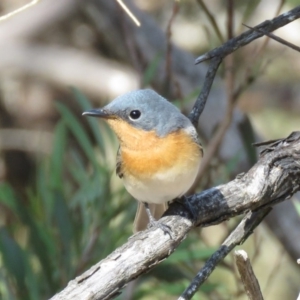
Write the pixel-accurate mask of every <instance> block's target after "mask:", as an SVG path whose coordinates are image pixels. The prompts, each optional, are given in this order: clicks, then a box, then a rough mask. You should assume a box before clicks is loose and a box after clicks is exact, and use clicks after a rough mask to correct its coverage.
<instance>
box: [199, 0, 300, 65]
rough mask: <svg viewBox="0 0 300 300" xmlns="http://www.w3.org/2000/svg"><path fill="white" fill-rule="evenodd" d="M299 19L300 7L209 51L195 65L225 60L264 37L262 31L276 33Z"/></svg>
mask: <svg viewBox="0 0 300 300" xmlns="http://www.w3.org/2000/svg"><path fill="white" fill-rule="evenodd" d="M299 17H300V5H299V6H297V7H296V8H294V9H292V10H290V11H288V12H286V13H283V14H281V15H280V16H278V17H277V18H274V19H272V20H271V21H270V20H267V21H264V22H263V23H261V24H259V25H257V26H255V27H254V29H250V30H248V31H246V32H244V33H242V34H241V35H239V36H237V37H235V38H233V39H231V40H229V41H227V42H226V43H224V44H223V45H222V46H220V47H218V48H215V49H213V50H211V51H208V52H207V53H205V54H203V55H201V56H199V57H198V58H197V59H196V60H195V63H196V64H198V63H201V62H203V61H205V60H208V59H211V58H213V57H219V58H224V57H225V56H227V55H229V54H230V53H232V52H234V51H236V50H237V49H239V48H240V47H243V46H245V45H247V44H249V43H251V42H252V41H253V40H255V39H257V38H260V37H262V36H263V35H264V33H262V32H260V30H263V31H264V32H265V31H266V32H270V31H274V30H276V29H278V28H280V27H283V26H284V25H286V24H288V23H291V22H293V21H294V20H296V19H298V18H299Z"/></svg>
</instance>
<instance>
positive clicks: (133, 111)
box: [129, 110, 141, 120]
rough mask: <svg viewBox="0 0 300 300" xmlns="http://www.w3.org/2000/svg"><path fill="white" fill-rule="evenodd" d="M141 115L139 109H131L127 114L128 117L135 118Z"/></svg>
mask: <svg viewBox="0 0 300 300" xmlns="http://www.w3.org/2000/svg"><path fill="white" fill-rule="evenodd" d="M140 116H141V112H140V111H139V110H132V111H131V112H130V114H129V117H130V119H132V120H137V119H138V118H139V117H140Z"/></svg>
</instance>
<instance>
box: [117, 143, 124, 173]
mask: <svg viewBox="0 0 300 300" xmlns="http://www.w3.org/2000/svg"><path fill="white" fill-rule="evenodd" d="M116 173H117V175H118V176H119V177H120V178H122V177H123V172H122V159H121V153H120V147H119V149H118V152H117V164H116Z"/></svg>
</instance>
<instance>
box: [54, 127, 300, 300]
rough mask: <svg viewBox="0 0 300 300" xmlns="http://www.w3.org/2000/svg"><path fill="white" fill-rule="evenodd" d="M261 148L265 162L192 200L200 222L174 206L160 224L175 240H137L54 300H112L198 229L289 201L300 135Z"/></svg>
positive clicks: (297, 177) (299, 180)
mask: <svg viewBox="0 0 300 300" xmlns="http://www.w3.org/2000/svg"><path fill="white" fill-rule="evenodd" d="M261 147H263V149H262V152H261V157H260V159H259V161H258V162H257V163H256V164H255V165H254V166H253V167H252V168H251V169H250V170H249V171H248V172H247V173H246V174H242V175H240V176H238V177H237V178H236V179H234V180H233V181H230V182H229V183H227V184H224V185H221V186H217V187H214V188H211V189H209V190H206V191H203V192H201V193H199V194H195V195H192V196H190V197H189V202H190V204H191V205H193V207H194V209H195V212H197V218H196V220H193V219H192V216H190V212H189V211H187V210H186V209H185V207H184V206H183V205H182V204H181V203H178V202H174V203H173V204H172V205H171V206H170V208H169V209H168V210H167V211H166V213H165V214H164V217H163V218H162V219H161V220H160V222H163V223H164V224H167V225H168V226H169V227H170V228H171V230H172V232H173V238H172V239H171V238H170V237H169V235H164V233H163V232H162V231H161V230H160V229H159V228H150V229H148V230H145V231H142V232H139V233H137V234H135V235H133V236H132V237H131V238H129V240H128V242H127V243H126V244H124V245H123V246H121V247H119V248H118V249H116V250H115V251H114V252H113V253H111V254H110V255H109V256H108V257H107V258H105V259H103V260H102V261H100V262H99V263H98V264H96V265H94V266H93V267H91V268H90V269H89V270H88V271H86V272H85V273H84V274H82V275H81V276H79V277H77V278H76V279H74V280H72V281H71V282H70V283H69V284H68V286H67V287H66V288H65V289H64V290H63V291H62V292H60V293H59V294H57V295H55V296H54V297H53V298H52V300H58V299H65V300H67V299H90V300H92V299H111V298H113V297H114V296H116V295H117V294H119V293H120V290H121V289H122V288H123V287H124V286H125V285H126V284H127V283H128V282H130V281H131V280H133V279H135V278H137V277H138V276H140V275H141V274H143V273H145V272H148V271H149V270H151V269H152V268H153V267H154V266H155V265H157V264H158V263H160V262H161V261H162V260H164V259H165V258H166V257H168V256H169V255H170V254H171V253H172V252H173V251H174V250H175V249H176V248H177V246H178V245H179V244H180V243H181V242H182V240H183V239H184V238H185V236H186V234H187V233H188V232H189V231H190V230H191V229H192V228H193V227H194V226H201V227H203V226H208V225H212V224H217V223H220V222H222V221H224V220H227V219H229V218H231V217H233V216H236V215H239V214H244V213H246V212H249V211H261V210H265V208H266V207H270V206H273V205H274V204H276V203H279V202H281V201H284V200H286V199H289V198H290V197H291V196H292V195H293V194H294V193H295V192H297V191H298V190H299V189H300V163H299V161H300V132H294V133H292V134H291V135H290V136H288V137H287V138H285V139H282V140H278V141H272V142H270V143H264V144H263V145H261ZM247 236H248V235H246V237H247Z"/></svg>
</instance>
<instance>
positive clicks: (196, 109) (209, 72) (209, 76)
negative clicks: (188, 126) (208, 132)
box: [189, 57, 222, 128]
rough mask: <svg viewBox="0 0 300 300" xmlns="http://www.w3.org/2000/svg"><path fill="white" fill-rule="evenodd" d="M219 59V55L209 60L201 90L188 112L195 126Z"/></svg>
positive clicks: (219, 61)
mask: <svg viewBox="0 0 300 300" xmlns="http://www.w3.org/2000/svg"><path fill="white" fill-rule="evenodd" d="M221 61H222V59H221V58H219V57H215V58H214V59H212V60H211V61H210V64H209V67H208V70H207V73H206V77H205V80H204V84H203V87H202V89H201V92H200V94H199V96H198V98H197V100H196V102H195V105H194V107H193V109H192V111H191V112H190V114H189V119H190V120H191V122H192V123H193V125H194V126H195V127H196V128H197V126H198V121H199V117H200V115H201V113H202V112H203V110H204V107H205V104H206V101H207V97H208V95H209V92H210V89H211V86H212V84H213V81H214V79H215V76H216V73H217V70H218V68H219V65H220V63H221Z"/></svg>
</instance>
